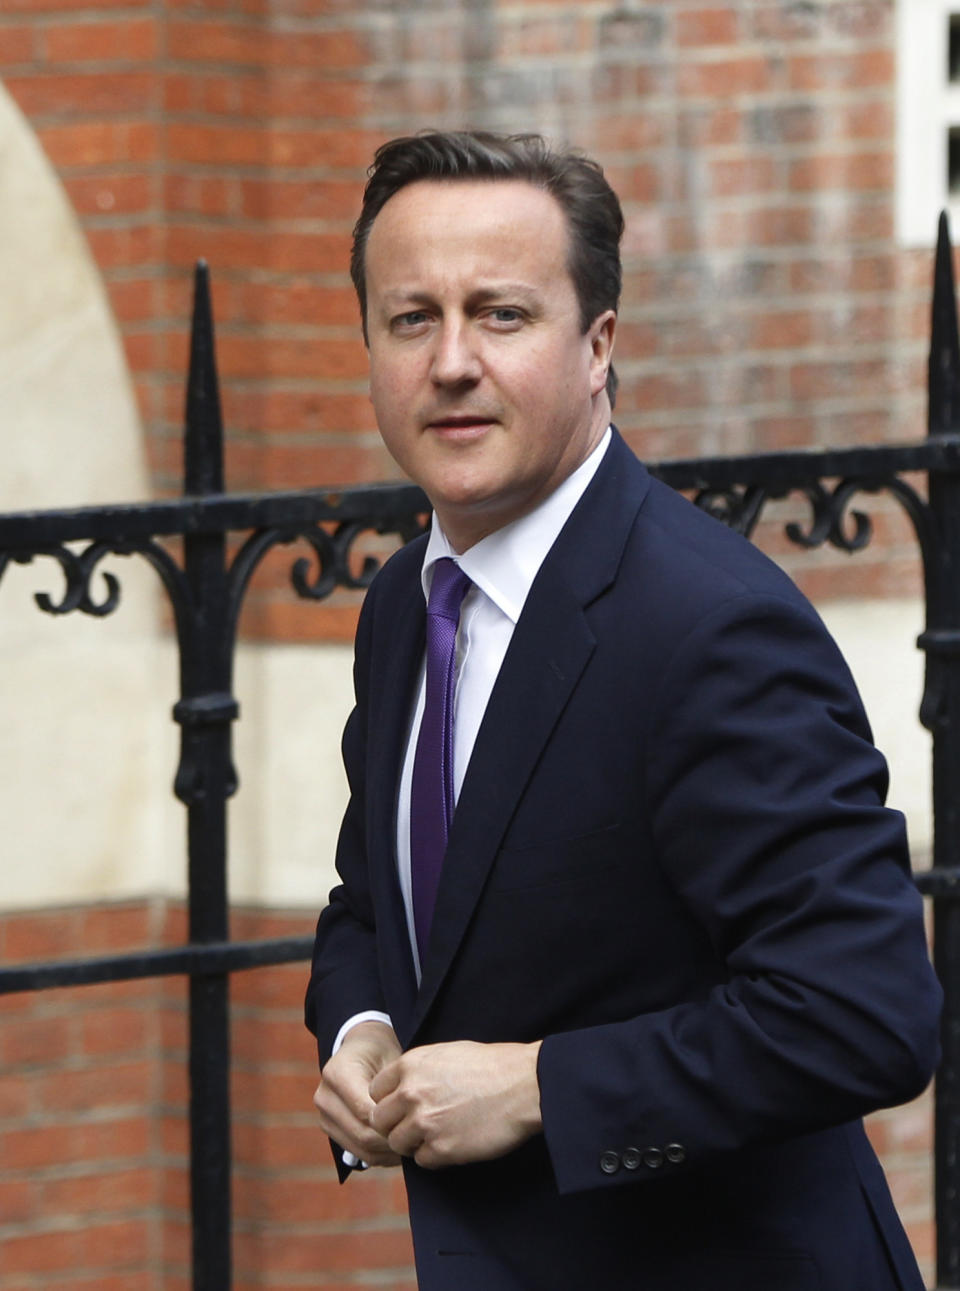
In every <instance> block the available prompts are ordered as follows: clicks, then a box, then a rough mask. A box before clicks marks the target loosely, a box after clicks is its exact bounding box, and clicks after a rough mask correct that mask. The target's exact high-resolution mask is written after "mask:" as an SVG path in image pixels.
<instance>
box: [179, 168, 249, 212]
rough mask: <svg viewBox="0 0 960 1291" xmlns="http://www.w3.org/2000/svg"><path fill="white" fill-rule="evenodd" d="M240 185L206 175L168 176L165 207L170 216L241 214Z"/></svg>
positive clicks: (230, 180) (232, 181) (234, 181)
mask: <svg viewBox="0 0 960 1291" xmlns="http://www.w3.org/2000/svg"><path fill="white" fill-rule="evenodd" d="M239 191H240V190H239V184H238V182H237V181H236V180H234V179H225V178H223V177H221V176H207V175H168V176H167V177H166V180H165V182H164V206H165V208H166V210H167V211H168V212H169V213H175V214H182V215H204V216H236V215H238V214H240V200H239Z"/></svg>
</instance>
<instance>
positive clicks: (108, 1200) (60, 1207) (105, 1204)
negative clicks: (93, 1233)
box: [39, 1168, 157, 1215]
mask: <svg viewBox="0 0 960 1291" xmlns="http://www.w3.org/2000/svg"><path fill="white" fill-rule="evenodd" d="M39 1192H40V1199H41V1203H40V1204H41V1206H42V1208H43V1213H45V1214H50V1215H91V1214H112V1213H122V1212H125V1211H142V1210H146V1209H147V1208H148V1207H149V1206H151V1205H154V1204H156V1201H157V1180H156V1177H155V1172H154V1171H153V1170H152V1169H146V1168H141V1169H136V1170H112V1171H105V1172H103V1173H92V1172H88V1173H85V1174H77V1175H71V1176H69V1177H67V1178H62V1179H47V1180H44V1181H43V1183H42V1184H40V1185H39Z"/></svg>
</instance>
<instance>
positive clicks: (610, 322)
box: [587, 309, 617, 395]
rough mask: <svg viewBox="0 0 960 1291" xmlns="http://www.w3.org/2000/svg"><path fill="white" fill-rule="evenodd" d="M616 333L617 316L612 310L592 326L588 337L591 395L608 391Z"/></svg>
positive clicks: (603, 314)
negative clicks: (608, 374)
mask: <svg viewBox="0 0 960 1291" xmlns="http://www.w3.org/2000/svg"><path fill="white" fill-rule="evenodd" d="M616 332H617V316H616V314H615V313H614V311H613V310H612V309H608V310H606V311H605V312H604V313H602V314H598V315H597V317H596V318H595V319H594V320H593V322H592V323H591V324H590V329H589V331H588V332H587V336H588V337H589V340H590V393H591V394H592V395H598V394H600V393H601V392H602V391H603V390H605V389H606V385H607V373H608V372H609V370H610V363H611V361H612V359H613V343H614V340H615V339H616Z"/></svg>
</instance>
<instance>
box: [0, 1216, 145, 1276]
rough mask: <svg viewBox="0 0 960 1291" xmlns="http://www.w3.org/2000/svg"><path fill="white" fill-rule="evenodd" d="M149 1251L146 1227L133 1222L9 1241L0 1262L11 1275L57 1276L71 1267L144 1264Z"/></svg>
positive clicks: (1, 1247)
mask: <svg viewBox="0 0 960 1291" xmlns="http://www.w3.org/2000/svg"><path fill="white" fill-rule="evenodd" d="M148 1250H149V1242H148V1232H147V1225H146V1223H145V1222H142V1221H129V1222H126V1223H120V1224H100V1225H96V1226H92V1227H85V1228H82V1229H52V1230H50V1231H47V1232H42V1233H34V1234H31V1235H29V1236H25V1237H8V1238H7V1239H6V1240H5V1241H3V1242H2V1244H0V1257H2V1260H0V1262H2V1265H3V1268H4V1270H5V1272H6V1273H7V1274H17V1273H32V1274H38V1273H46V1272H51V1273H57V1272H63V1271H64V1270H65V1269H68V1268H71V1267H74V1268H76V1267H79V1268H84V1267H88V1268H89V1267H90V1266H91V1265H101V1266H104V1267H106V1268H118V1267H123V1266H125V1265H132V1264H136V1263H143V1262H144V1261H145V1260H146V1258H147V1255H148Z"/></svg>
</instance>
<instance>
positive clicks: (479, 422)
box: [427, 414, 496, 430]
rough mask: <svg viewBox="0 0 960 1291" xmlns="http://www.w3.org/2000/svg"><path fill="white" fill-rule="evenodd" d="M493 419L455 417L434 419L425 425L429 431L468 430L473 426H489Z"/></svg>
mask: <svg viewBox="0 0 960 1291" xmlns="http://www.w3.org/2000/svg"><path fill="white" fill-rule="evenodd" d="M495 420H496V418H494V417H485V416H482V415H475V414H474V415H455V416H453V415H452V416H449V417H434V418H433V419H432V420H431V421H429V422H428V423H427V425H428V426H429V428H430V429H431V430H470V429H471V428H472V427H474V426H489V425H490V423H491V422H492V421H495Z"/></svg>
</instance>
